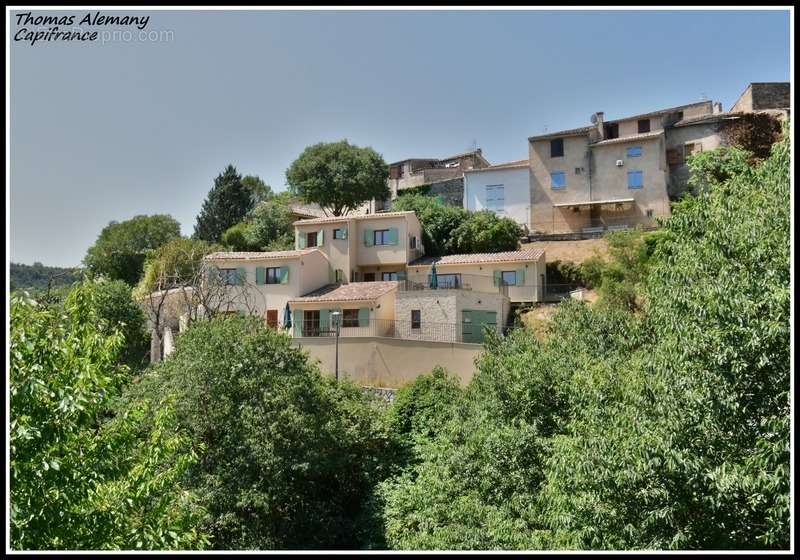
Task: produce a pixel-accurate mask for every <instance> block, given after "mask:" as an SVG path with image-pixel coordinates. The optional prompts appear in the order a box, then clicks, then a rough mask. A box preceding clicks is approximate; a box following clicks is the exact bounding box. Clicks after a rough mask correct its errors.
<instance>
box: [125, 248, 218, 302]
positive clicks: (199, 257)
mask: <svg viewBox="0 0 800 560" xmlns="http://www.w3.org/2000/svg"><path fill="white" fill-rule="evenodd" d="M223 249H224V248H223V247H222V246H221V245H218V244H215V243H207V242H206V241H203V240H201V239H193V238H187V237H179V238H178V239H173V240H172V241H170V242H169V243H166V244H164V245H162V246H161V247H158V248H157V249H155V250H154V251H151V252H150V253H149V254H148V255H147V262H146V263H145V268H144V275H143V276H142V279H141V281H140V282H139V284H138V285H137V286H136V289H135V290H134V292H135V295H136V296H137V297H142V296H144V295H146V294H148V293H150V292H153V291H155V290H160V289H164V288H167V287H171V286H174V285H177V284H181V283H191V281H192V280H193V279H194V277H195V276H196V275H197V274H198V273H199V272H200V270H201V266H202V263H203V257H205V256H206V255H208V254H209V253H213V252H214V251H222V250H223Z"/></svg>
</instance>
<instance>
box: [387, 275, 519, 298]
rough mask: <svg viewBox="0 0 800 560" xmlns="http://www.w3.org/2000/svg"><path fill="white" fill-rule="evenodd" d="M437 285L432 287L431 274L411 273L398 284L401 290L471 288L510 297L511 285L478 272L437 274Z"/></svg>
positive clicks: (470, 289) (471, 289)
mask: <svg viewBox="0 0 800 560" xmlns="http://www.w3.org/2000/svg"><path fill="white" fill-rule="evenodd" d="M436 279H437V280H436V287H435V288H432V287H431V275H430V274H410V275H409V276H408V278H407V279H406V280H402V281H401V282H400V284H399V286H398V288H397V289H398V290H399V291H401V292H402V291H405V292H412V291H422V290H469V291H475V292H485V293H491V294H502V295H504V296H506V297H508V294H509V288H511V286H510V285H508V284H505V283H504V282H503V281H502V280H500V281H499V282H498V281H495V279H494V277H492V276H485V275H478V274H444V273H439V274H437V275H436Z"/></svg>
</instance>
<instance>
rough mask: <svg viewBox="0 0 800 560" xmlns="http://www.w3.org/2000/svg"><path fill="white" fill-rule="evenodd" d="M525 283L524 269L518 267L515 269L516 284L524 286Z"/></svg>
mask: <svg viewBox="0 0 800 560" xmlns="http://www.w3.org/2000/svg"><path fill="white" fill-rule="evenodd" d="M524 285H525V269H524V268H523V269H520V270H518V271H517V286H524Z"/></svg>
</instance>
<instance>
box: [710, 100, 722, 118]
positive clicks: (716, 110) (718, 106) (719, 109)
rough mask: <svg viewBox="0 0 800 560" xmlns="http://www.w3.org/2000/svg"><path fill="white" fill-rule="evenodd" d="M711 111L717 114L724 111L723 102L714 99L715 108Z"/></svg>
mask: <svg viewBox="0 0 800 560" xmlns="http://www.w3.org/2000/svg"><path fill="white" fill-rule="evenodd" d="M711 112H712V113H713V114H714V115H717V114H719V113H721V112H722V103H720V102H719V101H714V105H713V109H712V110H711Z"/></svg>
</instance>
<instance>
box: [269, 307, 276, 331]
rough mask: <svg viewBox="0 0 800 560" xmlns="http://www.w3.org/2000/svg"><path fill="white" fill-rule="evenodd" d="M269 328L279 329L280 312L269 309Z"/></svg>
mask: <svg viewBox="0 0 800 560" xmlns="http://www.w3.org/2000/svg"><path fill="white" fill-rule="evenodd" d="M267 326H268V327H270V328H272V329H277V328H278V310H277V309H267Z"/></svg>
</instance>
